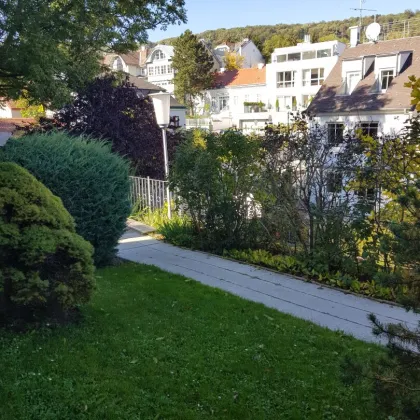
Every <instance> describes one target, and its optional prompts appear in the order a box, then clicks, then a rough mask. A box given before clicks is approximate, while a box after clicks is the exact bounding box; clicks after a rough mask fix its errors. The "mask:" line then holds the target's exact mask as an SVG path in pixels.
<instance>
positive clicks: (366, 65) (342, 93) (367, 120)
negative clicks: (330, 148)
mask: <svg viewBox="0 0 420 420" xmlns="http://www.w3.org/2000/svg"><path fill="white" fill-rule="evenodd" d="M351 31H352V34H351V40H353V43H352V44H351V45H350V48H347V49H346V50H345V51H344V53H343V54H342V55H341V57H340V59H339V61H338V62H337V64H336V65H335V67H334V69H333V70H332V71H331V73H330V75H329V76H328V77H327V78H326V80H325V83H324V85H323V86H322V88H321V90H320V91H319V92H318V94H317V95H316V96H315V98H314V100H313V101H312V103H311V104H310V106H309V108H308V114H309V115H311V116H312V117H313V119H312V121H313V122H315V123H319V124H322V125H325V124H327V126H328V133H329V136H330V137H331V138H332V140H334V138H340V137H342V136H343V133H344V132H345V131H346V130H348V129H354V128H357V127H360V128H361V129H362V130H363V131H364V132H365V133H366V134H370V135H372V136H377V135H381V134H394V133H398V132H399V131H401V129H402V128H403V127H404V126H405V123H406V121H407V120H408V118H409V116H410V115H411V114H412V112H413V110H414V107H413V105H412V104H411V97H410V95H411V91H410V89H409V88H406V87H404V84H405V83H406V82H408V77H409V76H411V75H417V76H418V75H420V37H419V36H417V37H412V38H404V39H395V40H389V41H377V42H368V43H364V44H359V43H358V39H360V37H359V34H358V32H359V31H360V29H359V28H358V27H354V28H351ZM354 32H356V33H354Z"/></svg>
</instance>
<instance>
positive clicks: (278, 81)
mask: <svg viewBox="0 0 420 420" xmlns="http://www.w3.org/2000/svg"><path fill="white" fill-rule="evenodd" d="M345 48H346V46H345V44H343V43H341V42H338V41H328V42H319V43H313V44H312V43H311V42H310V41H309V38H307V42H303V43H300V44H298V45H296V46H293V47H286V48H277V49H275V50H274V52H273V53H272V56H271V64H268V65H267V90H268V92H269V93H268V102H269V106H270V108H271V116H272V122H273V123H274V124H279V123H283V124H285V123H287V122H288V120H289V118H290V113H295V112H297V111H303V110H305V109H306V108H307V107H308V105H309V103H310V102H311V100H312V99H313V98H314V96H315V95H316V94H317V92H318V91H319V89H320V88H321V86H322V84H323V83H324V81H325V79H326V78H327V77H328V75H329V73H330V72H331V70H332V69H333V67H334V66H335V64H336V63H337V61H338V58H339V56H340V55H341V54H342V53H343V51H344V50H345Z"/></svg>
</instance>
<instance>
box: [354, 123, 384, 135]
mask: <svg viewBox="0 0 420 420" xmlns="http://www.w3.org/2000/svg"><path fill="white" fill-rule="evenodd" d="M359 128H360V129H361V130H362V135H363V136H370V137H372V138H377V137H378V128H379V123H377V122H365V123H360V124H359Z"/></svg>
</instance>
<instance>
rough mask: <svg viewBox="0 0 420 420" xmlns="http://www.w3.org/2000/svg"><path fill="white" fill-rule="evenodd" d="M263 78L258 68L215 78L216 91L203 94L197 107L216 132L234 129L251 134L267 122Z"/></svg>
mask: <svg viewBox="0 0 420 420" xmlns="http://www.w3.org/2000/svg"><path fill="white" fill-rule="evenodd" d="M265 74H266V69H265V67H264V66H262V65H260V66H259V68H258V67H257V68H252V69H240V70H235V71H225V72H222V73H219V74H218V75H217V77H216V82H215V88H214V89H209V90H207V91H206V92H205V93H204V97H203V100H202V102H201V104H200V105H199V106H201V107H202V108H203V109H207V111H208V112H209V113H210V116H211V120H212V128H213V129H214V130H215V131H219V130H225V129H228V128H231V127H236V128H238V129H240V130H242V131H243V132H245V133H250V132H253V131H258V130H259V129H261V128H264V126H265V124H266V123H267V122H268V121H269V112H268V108H267V97H268V95H267V89H266V83H265Z"/></svg>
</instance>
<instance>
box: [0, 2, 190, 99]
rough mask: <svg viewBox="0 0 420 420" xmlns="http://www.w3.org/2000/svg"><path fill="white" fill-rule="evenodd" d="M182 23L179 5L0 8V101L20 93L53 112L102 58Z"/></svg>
mask: <svg viewBox="0 0 420 420" xmlns="http://www.w3.org/2000/svg"><path fill="white" fill-rule="evenodd" d="M185 21H186V13H185V9H184V0H146V1H125V0H59V1H58V0H57V1H45V0H5V1H2V2H0V97H3V98H13V99H16V98H18V97H19V96H20V94H21V92H22V90H24V89H26V90H27V92H28V95H29V97H30V98H32V99H33V100H35V101H37V102H40V103H43V104H47V105H49V106H51V107H59V106H61V105H63V104H65V103H66V102H68V101H69V100H70V98H71V93H72V92H74V91H79V90H80V88H81V87H83V86H84V85H85V84H86V82H87V81H89V80H92V79H93V78H94V77H95V76H96V75H97V74H98V73H99V70H100V62H101V58H102V53H103V52H107V51H115V52H127V51H129V50H133V49H135V48H136V47H137V45H138V43H142V42H145V41H146V40H147V30H150V29H154V28H156V27H163V28H165V27H166V26H167V25H169V24H173V23H180V22H185Z"/></svg>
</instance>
